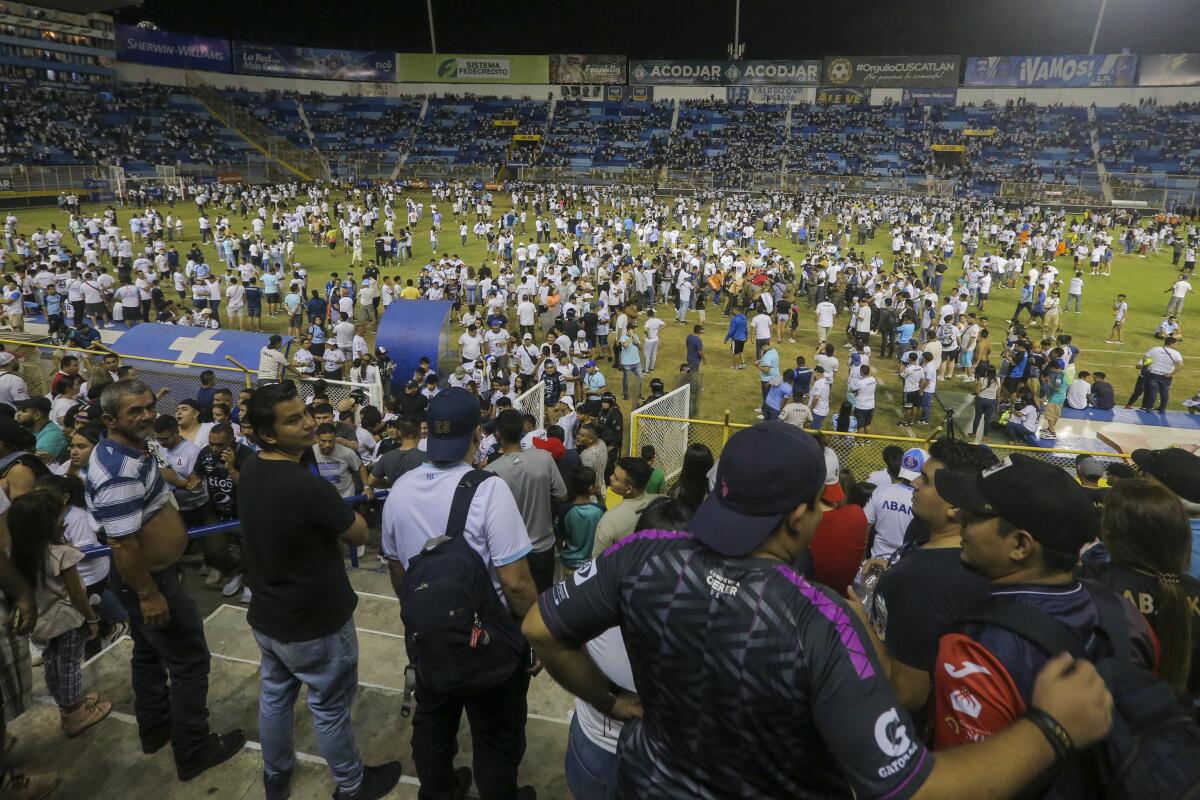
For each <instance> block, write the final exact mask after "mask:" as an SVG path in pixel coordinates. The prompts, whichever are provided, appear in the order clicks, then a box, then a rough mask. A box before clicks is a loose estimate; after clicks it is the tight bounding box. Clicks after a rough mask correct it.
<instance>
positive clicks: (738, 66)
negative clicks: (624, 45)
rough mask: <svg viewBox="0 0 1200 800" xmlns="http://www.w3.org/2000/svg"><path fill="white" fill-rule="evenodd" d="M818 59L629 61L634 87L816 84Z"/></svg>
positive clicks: (819, 66)
mask: <svg viewBox="0 0 1200 800" xmlns="http://www.w3.org/2000/svg"><path fill="white" fill-rule="evenodd" d="M820 77H821V62H819V61H815V60H814V61H787V60H782V59H781V60H757V61H715V60H711V61H665V60H650V61H632V62H630V67H629V82H630V83H631V84H633V85H635V86H653V85H655V84H660V85H672V86H816V85H817V83H819V82H820Z"/></svg>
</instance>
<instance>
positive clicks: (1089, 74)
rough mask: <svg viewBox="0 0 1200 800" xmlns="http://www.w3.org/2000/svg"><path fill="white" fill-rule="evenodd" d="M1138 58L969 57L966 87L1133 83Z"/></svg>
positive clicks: (1123, 56) (1047, 86) (1033, 86)
mask: <svg viewBox="0 0 1200 800" xmlns="http://www.w3.org/2000/svg"><path fill="white" fill-rule="evenodd" d="M1137 67H1138V57H1137V56H1135V55H1134V54H1132V53H1118V54H1108V55H1091V56H985V57H972V58H968V59H967V69H966V74H965V75H964V77H963V85H964V86H1019V87H1024V88H1048V89H1055V88H1057V89H1063V88H1072V89H1075V88H1089V87H1090V88H1096V87H1113V86H1133V85H1134V82H1135V80H1136V79H1137Z"/></svg>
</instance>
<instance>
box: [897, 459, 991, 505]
mask: <svg viewBox="0 0 1200 800" xmlns="http://www.w3.org/2000/svg"><path fill="white" fill-rule="evenodd" d="M901 474H902V475H903V473H901ZM980 481H981V478H980V476H979V475H976V474H973V473H968V472H958V471H956V470H952V469H939V470H938V471H937V472H936V473H935V474H934V476H933V483H934V487H935V488H936V489H937V493H938V495H940V496H941V498H942V499H943V500H945V501H946V502H947V503H949V504H950V505H951V506H953V507H955V508H961V509H962V510H963V511H971V512H974V513H976V514H997V513H998V512H997V511H996V509H995V508H994V507H993V506H992V504H991V503H990V502H988V499H987V497H986V496H984V494H983V491H982V490H981V489H980Z"/></svg>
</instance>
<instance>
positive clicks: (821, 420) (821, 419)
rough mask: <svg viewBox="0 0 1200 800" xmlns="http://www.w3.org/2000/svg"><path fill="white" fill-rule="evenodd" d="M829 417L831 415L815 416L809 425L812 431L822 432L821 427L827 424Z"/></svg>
mask: <svg viewBox="0 0 1200 800" xmlns="http://www.w3.org/2000/svg"><path fill="white" fill-rule="evenodd" d="M827 416H829V415H828V414H813V417H812V422H810V423H809V425H810V426H811V428H812V430H814V431H819V430H821V426H822V425H824V424H825V418H826V417H827Z"/></svg>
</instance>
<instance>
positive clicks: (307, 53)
mask: <svg viewBox="0 0 1200 800" xmlns="http://www.w3.org/2000/svg"><path fill="white" fill-rule="evenodd" d="M233 63H234V72H237V73H239V74H241V75H272V76H276V77H285V78H313V79H317V80H327V81H394V80H396V54H395V53H392V52H390V51H383V50H333V49H330V48H325V47H287V46H284V45H273V44H253V43H250V42H234V43H233Z"/></svg>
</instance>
